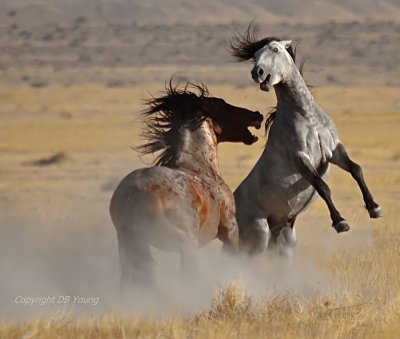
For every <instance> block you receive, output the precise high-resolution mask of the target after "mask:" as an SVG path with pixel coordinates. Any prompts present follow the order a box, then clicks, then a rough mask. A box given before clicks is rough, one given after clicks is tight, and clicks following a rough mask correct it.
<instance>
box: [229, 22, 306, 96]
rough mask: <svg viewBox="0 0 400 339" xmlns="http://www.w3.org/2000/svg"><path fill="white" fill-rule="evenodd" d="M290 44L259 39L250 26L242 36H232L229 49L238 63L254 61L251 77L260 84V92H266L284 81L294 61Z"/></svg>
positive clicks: (277, 40) (289, 41)
mask: <svg viewBox="0 0 400 339" xmlns="http://www.w3.org/2000/svg"><path fill="white" fill-rule="evenodd" d="M291 43H292V42H291V40H281V39H279V38H275V37H267V38H263V39H259V38H258V37H257V35H256V32H255V28H254V26H253V25H252V24H250V25H249V26H248V27H247V29H246V31H245V33H244V34H240V33H238V32H237V33H236V34H235V35H234V36H233V38H232V39H231V44H230V49H231V53H232V55H233V56H234V57H235V58H236V59H237V60H238V61H247V60H253V61H254V67H253V69H252V70H251V77H252V78H253V80H254V81H255V82H257V83H259V84H260V89H261V90H263V91H267V92H268V91H270V90H271V89H272V86H274V85H276V84H278V83H280V82H281V81H282V80H284V78H285V76H286V75H287V74H288V72H289V70H290V67H291V65H293V63H294V62H295V60H296V51H295V50H294V49H293V48H292V46H291ZM300 68H301V67H300Z"/></svg>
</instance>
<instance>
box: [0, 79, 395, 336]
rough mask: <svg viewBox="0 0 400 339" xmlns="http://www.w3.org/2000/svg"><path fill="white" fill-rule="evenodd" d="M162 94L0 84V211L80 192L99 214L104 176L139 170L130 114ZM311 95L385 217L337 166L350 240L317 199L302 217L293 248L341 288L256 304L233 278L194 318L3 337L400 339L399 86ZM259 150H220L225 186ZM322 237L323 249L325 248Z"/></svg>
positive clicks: (74, 322)
mask: <svg viewBox="0 0 400 339" xmlns="http://www.w3.org/2000/svg"><path fill="white" fill-rule="evenodd" d="M210 89H211V91H212V93H213V94H214V95H216V96H221V97H224V98H225V99H227V101H230V102H233V103H234V104H237V105H244V106H247V107H249V108H252V109H258V110H263V109H267V108H268V107H269V106H272V105H273V104H274V100H273V99H274V97H273V95H272V94H270V95H266V94H263V93H260V92H259V91H256V90H255V89H254V88H244V89H235V88H232V87H229V86H225V87H223V86H216V87H214V88H212V87H211V88H210ZM158 90H159V87H156V86H146V87H145V88H142V87H135V88H125V89H121V88H118V89H111V88H104V87H101V86H95V85H93V86H74V87H71V88H64V87H58V86H52V87H48V88H42V89H32V88H19V87H15V88H12V87H3V88H0V98H1V101H2V107H1V108H0V114H1V115H2V116H3V119H2V121H1V122H0V135H1V136H2V143H1V151H2V152H3V154H6V157H2V158H0V166H1V168H2V175H1V177H0V193H1V196H0V198H2V199H3V201H6V200H7V199H8V200H9V201H8V200H7V201H8V202H9V205H7V206H13V202H14V200H17V201H19V202H20V204H21V205H23V206H25V207H24V208H23V209H22V212H21V210H19V212H21V213H26V214H28V213H29V211H30V209H31V208H34V207H35V206H36V207H37V206H40V205H41V204H43V203H44V201H47V200H46V199H47V197H48V195H49V194H52V202H53V204H54V205H59V204H64V203H66V202H67V201H68V200H70V199H77V196H78V200H79V199H80V200H79V201H80V202H81V203H83V204H85V203H87V202H88V201H91V200H96V201H98V205H96V206H97V207H99V208H101V209H104V210H106V208H107V206H106V204H107V203H108V199H109V196H110V192H109V191H106V192H100V191H99V189H98V187H99V186H101V184H102V183H103V180H104V178H105V177H107V176H110V175H116V176H117V177H118V178H120V177H121V176H122V175H124V174H126V173H127V172H128V171H129V170H130V169H131V168H132V167H134V166H138V165H140V164H139V163H138V162H134V161H133V160H134V158H135V154H134V153H132V152H131V151H130V149H129V146H130V145H135V144H137V137H136V135H137V132H138V129H139V128H140V125H139V124H138V122H137V121H135V116H134V113H135V112H137V111H138V110H140V108H141V102H140V101H141V99H143V98H144V97H146V96H147V94H146V91H150V92H152V93H155V92H157V91H158ZM316 97H317V99H318V101H319V102H320V104H321V105H322V106H323V107H324V108H326V110H327V111H328V112H330V113H331V115H332V116H333V117H334V119H335V121H336V123H337V125H338V128H339V132H340V135H341V138H342V140H343V141H344V143H345V144H346V145H347V146H348V148H349V150H350V154H351V155H353V157H354V159H355V160H356V161H357V162H359V163H360V164H361V165H362V166H363V168H364V172H365V176H366V179H367V181H368V182H369V184H370V187H371V189H372V191H373V192H374V194H375V196H376V199H377V200H378V202H380V203H381V205H382V207H383V209H384V212H385V217H384V218H383V219H381V220H379V221H372V220H370V219H368V218H367V216H366V212H365V211H364V210H363V209H362V201H361V197H360V194H359V192H358V189H357V187H356V185H355V184H354V183H353V181H352V179H351V178H350V176H349V175H348V174H345V173H342V172H340V171H338V170H334V171H333V173H332V178H331V179H330V185H331V187H332V191H333V195H334V199H335V201H336V203H337V205H338V206H339V208H340V209H341V210H342V211H343V213H344V214H345V215H346V216H347V218H348V220H349V222H350V224H351V226H352V230H351V231H350V233H349V234H348V235H343V236H342V235H340V236H338V235H336V234H333V231H332V230H331V229H330V227H329V224H330V222H329V217H328V213H327V210H326V207H325V206H324V205H323V204H322V203H321V202H320V201H318V202H316V203H315V204H314V206H313V207H312V208H311V209H310V210H309V211H307V212H306V213H305V214H304V216H302V217H301V218H300V220H299V223H298V234H299V238H300V239H299V250H301V251H302V252H303V253H306V255H309V256H310V257H312V258H315V262H316V265H318V268H319V269H320V270H321V271H322V272H324V273H325V274H326V275H327V276H328V277H329V278H330V279H332V280H335V281H337V282H339V284H338V286H339V287H337V288H332V289H331V290H329V291H323V292H321V293H316V294H315V295H312V296H307V297H306V296H303V295H301V293H295V294H291V293H290V292H287V293H283V294H276V295H275V296H274V297H271V298H266V299H261V300H260V299H255V298H253V297H252V296H251V295H248V294H247V293H248V292H247V291H246V287H245V286H242V285H241V284H240V283H239V282H232V283H231V284H230V285H228V286H226V287H225V288H223V289H221V290H220V291H217V292H216V294H215V297H214V299H213V302H212V304H211V305H210V308H209V310H207V311H203V312H200V311H199V313H198V314H195V315H190V316H189V315H188V316H182V315H170V316H164V317H155V316H154V317H149V316H143V315H127V314H110V315H87V316H79V317H78V316H72V315H59V316H57V315H55V316H54V317H53V318H52V319H50V320H46V319H28V320H26V321H20V322H15V323H13V322H11V321H3V322H2V323H0V337H2V338H100V337H104V338H119V337H122V338H137V337H142V338H154V337H156V338H158V337H159V338H260V337H273V338H275V337H276V338H293V337H295V338H310V337H314V338H365V337H368V338H395V337H398V333H399V331H400V269H399V260H400V231H399V229H400V211H399V209H398V208H399V199H400V172H399V165H400V133H399V132H400V116H399V113H400V101H399V100H400V99H399V98H400V96H399V89H397V88H391V89H390V88H367V89H365V88H361V89H360V88H353V89H348V88H321V89H317V90H316ZM231 98H232V99H231ZM262 143H263V141H261V142H259V143H258V144H257V145H254V146H253V147H246V146H241V145H222V146H221V148H220V164H221V171H222V174H223V176H224V178H225V179H226V181H227V182H228V183H229V184H230V186H231V187H232V188H234V187H236V185H237V184H238V183H239V182H240V181H241V180H242V179H243V177H244V176H245V175H246V174H247V173H248V170H249V168H251V166H253V165H254V162H255V161H256V159H257V158H258V156H259V154H260V152H261V150H262V146H263V145H262ZM56 152H65V153H66V154H67V156H68V158H67V160H66V161H65V163H63V164H58V165H55V166H54V167H51V166H49V167H46V168H43V169H42V170H40V171H39V170H38V169H36V168H33V167H31V166H26V165H23V164H24V163H25V162H26V161H31V160H35V159H38V158H41V157H43V156H48V155H51V154H53V153H56ZM132 159H133V160H132ZM77 173H79V176H78V174H77ZM89 173H90V175H89ZM86 174H87V175H86ZM26 178H29V179H30V180H28V181H26V180H25V181H24V186H23V188H21V189H16V187H17V186H18V185H19V183H20V182H21V180H22V179H26ZM19 187H20V186H19ZM94 188H96V189H95V190H93V189H94ZM78 191H79V194H76V192H78ZM49 192H50V193H49ZM5 197H7V199H6V198H5ZM10 197H11V198H10ZM32 197H34V198H35V199H32ZM44 213H47V214H48V215H49V216H50V215H51V213H58V212H57V211H52V210H51V209H49V210H48V211H46V212H44ZM110 227H111V226H110ZM363 232H369V233H368V234H370V235H371V237H370V238H371V239H370V240H368V241H367V240H366V239H365V238H364V234H365V233H363ZM326 239H329V240H328V242H330V243H325V242H324V241H325V240H326ZM332 239H333V240H332ZM337 239H340V240H337ZM356 247H357V248H356ZM3 279H4V278H3ZM4 307H6V306H4Z"/></svg>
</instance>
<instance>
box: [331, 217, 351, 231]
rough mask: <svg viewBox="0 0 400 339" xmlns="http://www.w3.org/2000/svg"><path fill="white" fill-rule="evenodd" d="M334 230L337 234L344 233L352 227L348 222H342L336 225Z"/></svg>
mask: <svg viewBox="0 0 400 339" xmlns="http://www.w3.org/2000/svg"><path fill="white" fill-rule="evenodd" d="M333 228H334V229H335V230H336V232H338V233H342V232H347V231H348V230H349V229H350V226H349V224H348V223H347V221H346V220H341V221H339V222H338V223H337V224H336V225H333Z"/></svg>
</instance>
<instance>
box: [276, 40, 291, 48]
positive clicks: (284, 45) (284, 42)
mask: <svg viewBox="0 0 400 339" xmlns="http://www.w3.org/2000/svg"><path fill="white" fill-rule="evenodd" d="M279 43H280V44H281V45H282V46H283V47H285V49H288V48H289V47H290V46H291V44H292V40H282V41H279Z"/></svg>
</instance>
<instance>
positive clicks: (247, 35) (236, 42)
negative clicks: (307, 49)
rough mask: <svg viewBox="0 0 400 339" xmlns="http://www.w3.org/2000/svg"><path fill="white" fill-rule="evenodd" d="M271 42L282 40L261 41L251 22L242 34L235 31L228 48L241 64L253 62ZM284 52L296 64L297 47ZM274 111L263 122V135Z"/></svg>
mask: <svg viewBox="0 0 400 339" xmlns="http://www.w3.org/2000/svg"><path fill="white" fill-rule="evenodd" d="M272 41H282V39H279V38H277V37H266V38H262V39H261V38H260V37H259V36H258V34H257V30H256V26H255V25H254V24H253V22H251V23H250V24H249V25H248V26H247V28H246V31H245V32H244V33H243V34H242V33H240V32H239V31H237V30H236V32H235V33H234V35H233V37H232V39H231V41H230V45H229V48H230V52H231V54H232V55H233V57H234V58H235V59H236V61H238V62H243V61H249V60H254V54H255V53H256V52H257V51H258V50H259V49H261V48H263V47H264V46H265V45H268V44H269V43H271V42H272ZM286 50H287V52H288V53H289V55H290V56H291V57H292V59H293V62H294V63H296V51H297V46H295V47H294V48H293V47H292V46H289V47H288V48H286ZM304 62H305V60H304V59H303V60H302V61H301V62H300V66H299V71H300V74H301V76H303V68H304ZM276 110H277V107H273V108H272V109H271V110H270V112H269V114H268V117H267V119H266V120H265V133H267V132H268V130H269V128H270V127H271V125H272V124H273V122H274V120H275V117H276Z"/></svg>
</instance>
